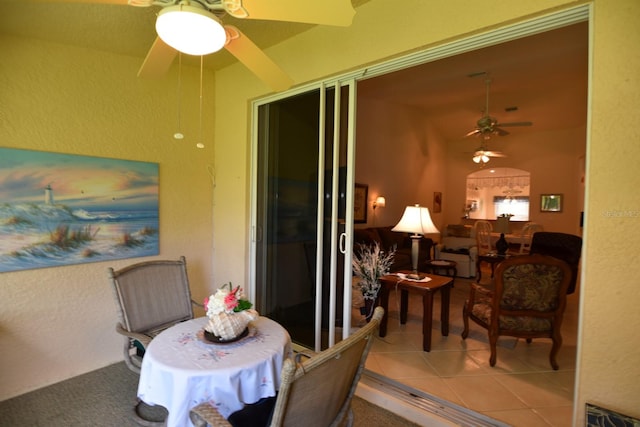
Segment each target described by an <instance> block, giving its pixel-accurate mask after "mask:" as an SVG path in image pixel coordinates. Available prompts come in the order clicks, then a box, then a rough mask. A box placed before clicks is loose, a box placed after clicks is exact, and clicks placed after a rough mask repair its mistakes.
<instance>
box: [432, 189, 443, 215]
mask: <svg viewBox="0 0 640 427" xmlns="http://www.w3.org/2000/svg"><path fill="white" fill-rule="evenodd" d="M440 212H442V193H441V192H440V191H434V192H433V213H440Z"/></svg>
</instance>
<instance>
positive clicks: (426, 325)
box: [422, 291, 433, 351]
mask: <svg viewBox="0 0 640 427" xmlns="http://www.w3.org/2000/svg"><path fill="white" fill-rule="evenodd" d="M432 316H433V293H432V292H431V291H427V292H425V293H424V294H423V296H422V350H424V351H431V326H432V324H433V322H432Z"/></svg>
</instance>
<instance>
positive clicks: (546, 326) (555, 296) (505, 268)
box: [491, 254, 571, 332]
mask: <svg viewBox="0 0 640 427" xmlns="http://www.w3.org/2000/svg"><path fill="white" fill-rule="evenodd" d="M570 281H571V268H570V267H569V265H568V264H567V263H566V262H564V261H562V260H560V259H557V258H554V257H551V256H547V255H540V254H537V255H523V256H517V257H512V258H508V259H507V260H505V261H502V262H501V263H500V264H498V267H497V268H496V272H495V291H494V296H493V298H494V299H493V304H492V305H493V309H492V313H491V327H495V328H497V327H498V324H500V328H501V329H511V330H527V328H530V329H531V331H538V332H540V331H544V330H551V329H552V328H554V327H559V324H560V322H561V320H562V318H561V316H562V314H563V312H564V309H565V306H566V296H567V289H568V287H569V282H570ZM558 316H560V317H558ZM527 317H529V318H533V319H529V320H527V319H526V318H527ZM536 318H537V319H536ZM554 318H555V319H554ZM495 330H496V331H497V329H495Z"/></svg>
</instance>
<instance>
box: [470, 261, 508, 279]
mask: <svg viewBox="0 0 640 427" xmlns="http://www.w3.org/2000/svg"><path fill="white" fill-rule="evenodd" d="M507 258H509V255H498V254H484V255H480V254H478V260H477V261H476V271H477V272H478V278H477V280H476V282H477V283H480V279H482V270H481V269H480V264H481V263H483V262H486V263H487V264H489V265H490V266H491V278H492V279H493V273H494V272H495V270H496V264H499V263H501V262H502V261H504V260H505V259H507Z"/></svg>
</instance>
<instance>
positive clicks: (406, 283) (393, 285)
mask: <svg viewBox="0 0 640 427" xmlns="http://www.w3.org/2000/svg"><path fill="white" fill-rule="evenodd" d="M400 273H403V274H410V273H411V272H410V271H402V272H400ZM420 277H421V278H424V277H427V278H429V281H426V282H425V281H419V280H411V279H407V278H403V277H400V276H398V275H395V274H394V275H388V276H384V277H382V278H380V284H381V285H382V286H381V287H380V294H379V296H380V305H381V306H382V308H384V316H383V317H382V322H380V332H379V335H380V336H381V337H384V336H386V335H387V320H388V318H389V316H388V309H389V292H391V291H392V290H394V289H399V290H400V323H401V324H403V325H404V324H405V323H407V311H408V308H409V292H416V293H419V294H420V295H422V349H423V350H424V351H431V328H432V325H433V294H434V293H435V292H437V291H440V294H441V295H440V296H441V304H442V305H441V308H440V324H441V329H440V330H441V332H442V335H443V336H445V337H446V336H448V335H449V299H450V294H451V286H452V285H453V279H452V278H451V277H447V276H437V275H431V274H420Z"/></svg>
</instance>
